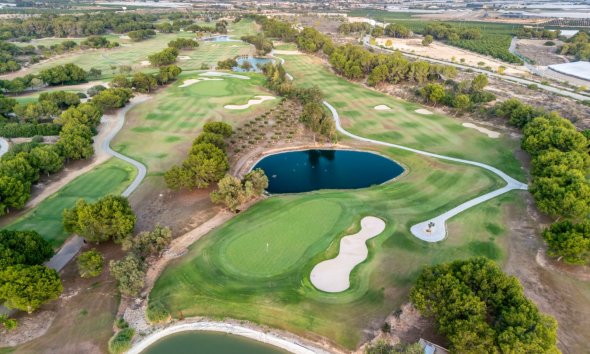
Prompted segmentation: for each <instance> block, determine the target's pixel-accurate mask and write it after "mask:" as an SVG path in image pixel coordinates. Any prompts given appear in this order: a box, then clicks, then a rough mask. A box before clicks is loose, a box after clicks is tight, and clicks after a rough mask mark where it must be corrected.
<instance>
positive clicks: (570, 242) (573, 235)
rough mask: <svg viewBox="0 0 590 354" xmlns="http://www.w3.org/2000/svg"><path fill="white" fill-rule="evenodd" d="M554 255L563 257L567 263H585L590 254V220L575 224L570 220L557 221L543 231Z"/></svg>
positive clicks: (549, 252) (551, 253)
mask: <svg viewBox="0 0 590 354" xmlns="http://www.w3.org/2000/svg"><path fill="white" fill-rule="evenodd" d="M543 238H544V239H545V241H546V242H547V246H548V248H549V250H548V252H547V253H548V254H549V255H550V256H552V257H563V259H564V261H565V262H566V263H572V264H584V263H587V262H588V255H589V254H590V221H588V220H584V221H582V222H581V223H579V224H574V223H572V222H571V221H569V220H566V221H561V222H555V223H553V224H551V226H550V227H549V228H548V229H545V230H544V231H543Z"/></svg>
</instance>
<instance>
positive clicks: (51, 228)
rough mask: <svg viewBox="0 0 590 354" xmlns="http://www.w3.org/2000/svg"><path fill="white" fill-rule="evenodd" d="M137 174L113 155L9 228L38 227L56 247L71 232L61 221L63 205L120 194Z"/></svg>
mask: <svg viewBox="0 0 590 354" xmlns="http://www.w3.org/2000/svg"><path fill="white" fill-rule="evenodd" d="M135 174H136V171H135V169H134V168H133V167H132V166H131V165H129V164H127V163H125V162H123V161H121V160H119V159H115V158H113V159H110V160H109V161H107V162H105V163H103V164H102V165H100V166H98V167H97V168H95V169H94V170H92V171H90V172H88V173H85V174H83V175H82V176H80V177H78V178H76V179H75V180H73V181H72V182H70V183H68V184H67V185H66V186H65V187H63V188H62V189H60V190H59V191H58V192H57V193H55V194H53V195H52V196H50V197H49V198H47V199H45V200H44V201H43V202H41V203H40V204H39V205H37V206H36V207H35V208H34V209H33V210H31V211H30V212H28V213H27V214H25V215H24V216H23V217H21V218H19V219H18V220H17V221H16V222H14V223H12V224H10V225H8V226H7V227H6V228H7V229H17V230H35V231H37V232H38V233H39V234H41V235H42V236H43V237H44V238H45V239H46V240H48V241H49V242H50V243H51V245H52V246H53V247H59V246H61V244H62V243H63V242H64V241H65V240H66V238H67V237H68V235H69V234H68V233H67V232H66V231H65V230H64V229H63V225H62V213H63V210H64V209H66V208H71V207H72V206H74V204H76V201H77V200H78V199H80V198H82V199H86V200H88V201H94V200H97V199H99V198H101V197H103V196H105V195H108V194H119V193H121V192H122V191H123V190H124V189H125V188H126V187H127V185H129V183H131V181H132V180H133V178H135Z"/></svg>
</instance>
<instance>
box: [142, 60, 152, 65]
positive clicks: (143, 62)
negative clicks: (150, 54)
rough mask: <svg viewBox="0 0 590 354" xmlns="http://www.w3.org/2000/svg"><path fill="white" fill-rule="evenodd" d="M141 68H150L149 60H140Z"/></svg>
mask: <svg viewBox="0 0 590 354" xmlns="http://www.w3.org/2000/svg"><path fill="white" fill-rule="evenodd" d="M141 66H150V62H149V60H142V61H141Z"/></svg>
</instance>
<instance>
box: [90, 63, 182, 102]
mask: <svg viewBox="0 0 590 354" xmlns="http://www.w3.org/2000/svg"><path fill="white" fill-rule="evenodd" d="M181 72H182V69H181V68H180V67H178V66H177V65H174V64H173V65H166V66H161V67H160V68H159V70H158V73H156V74H146V73H142V72H136V73H134V74H133V75H132V76H131V77H130V78H129V77H127V76H125V75H115V77H113V79H112V80H111V87H113V88H123V89H133V90H134V91H137V92H141V93H150V92H151V91H153V90H154V89H156V88H157V87H158V86H159V85H165V84H168V83H170V82H172V81H175V80H176V78H177V77H178V75H180V73H181ZM98 94H102V95H104V94H103V93H102V91H101V92H99V93H98ZM98 94H97V95H98ZM95 98H96V96H95V97H93V100H94V99H95Z"/></svg>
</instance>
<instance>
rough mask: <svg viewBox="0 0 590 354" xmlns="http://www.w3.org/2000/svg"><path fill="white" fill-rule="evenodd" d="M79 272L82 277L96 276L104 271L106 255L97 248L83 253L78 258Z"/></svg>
mask: <svg viewBox="0 0 590 354" xmlns="http://www.w3.org/2000/svg"><path fill="white" fill-rule="evenodd" d="M76 263H77V264H78V273H79V274H80V276H81V277H82V278H94V277H97V276H99V275H100V273H102V268H103V265H104V257H103V256H102V254H100V252H98V251H97V250H95V249H92V250H90V251H86V252H84V253H81V254H80V255H79V256H78V258H76Z"/></svg>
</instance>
